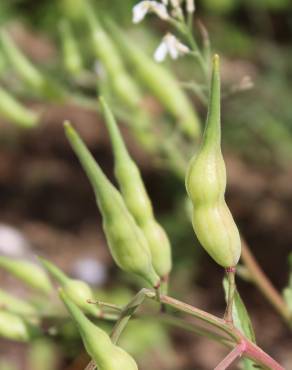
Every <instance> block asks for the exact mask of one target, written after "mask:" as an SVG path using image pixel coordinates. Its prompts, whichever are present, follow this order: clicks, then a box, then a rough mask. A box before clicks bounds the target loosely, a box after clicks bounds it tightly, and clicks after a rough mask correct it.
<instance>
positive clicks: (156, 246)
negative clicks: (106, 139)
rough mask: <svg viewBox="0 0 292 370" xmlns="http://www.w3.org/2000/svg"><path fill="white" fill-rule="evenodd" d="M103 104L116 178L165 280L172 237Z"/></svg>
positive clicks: (101, 103)
mask: <svg viewBox="0 0 292 370" xmlns="http://www.w3.org/2000/svg"><path fill="white" fill-rule="evenodd" d="M99 101H100V105H101V110H102V113H103V116H104V118H105V122H106V124H107V129H108V132H109V134H110V138H111V143H112V148H113V153H114V158H115V166H114V171H115V176H116V178H117V180H118V183H119V185H120V188H121V192H122V195H123V198H124V201H125V203H126V205H127V207H128V209H129V211H130V213H131V214H132V216H133V217H134V219H135V221H136V222H137V224H138V226H140V228H141V229H142V231H143V233H144V235H145V237H146V240H147V242H148V245H149V248H150V252H151V256H152V263H153V266H154V269H155V271H156V272H157V274H158V275H159V276H160V277H161V278H163V277H166V276H167V275H168V274H169V272H170V270H171V248H170V243H169V240H168V237H167V235H166V232H165V231H164V229H163V228H162V227H161V226H160V225H159V224H158V222H157V221H156V220H155V218H154V215H153V210H152V204H151V201H150V199H149V196H148V194H147V191H146V189H145V186H144V183H143V180H142V177H141V174H140V171H139V168H138V167H137V165H136V163H135V162H134V161H133V159H132V158H131V157H130V155H129V153H128V150H127V148H126V145H125V143H124V141H123V138H122V136H121V133H120V131H119V129H118V126H117V124H116V121H115V118H114V116H113V114H112V112H111V110H110V109H109V107H108V105H107V103H106V102H105V100H104V99H103V98H102V97H101V98H100V99H99Z"/></svg>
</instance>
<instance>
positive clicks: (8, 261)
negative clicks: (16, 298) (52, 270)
mask: <svg viewBox="0 0 292 370" xmlns="http://www.w3.org/2000/svg"><path fill="white" fill-rule="evenodd" d="M0 268H3V269H5V270H6V271H8V272H9V273H10V274H12V275H14V276H15V277H16V278H18V279H20V280H22V281H23V282H24V283H26V284H27V285H29V286H31V287H32V288H34V289H36V290H39V291H40V292H42V293H44V294H49V293H50V292H51V291H52V285H51V283H50V280H49V278H48V276H47V274H46V273H45V271H44V270H43V269H42V268H41V267H39V266H38V265H36V264H35V263H33V262H29V261H25V260H20V259H12V258H10V257H6V256H0Z"/></svg>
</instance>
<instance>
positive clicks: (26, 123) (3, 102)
mask: <svg viewBox="0 0 292 370" xmlns="http://www.w3.org/2000/svg"><path fill="white" fill-rule="evenodd" d="M0 114H1V115H2V116H3V117H5V118H6V119H7V120H9V121H11V122H13V123H15V124H17V125H18V126H20V127H24V128H32V127H35V126H36V125H37V124H38V121H39V116H38V114H37V113H35V112H34V111H32V110H30V109H28V108H26V107H25V106H23V105H21V104H20V103H19V102H18V101H17V100H16V99H15V98H14V97H13V96H12V95H10V94H9V93H8V92H7V91H5V90H4V89H2V88H1V87H0Z"/></svg>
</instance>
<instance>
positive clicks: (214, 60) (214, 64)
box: [213, 54, 220, 68]
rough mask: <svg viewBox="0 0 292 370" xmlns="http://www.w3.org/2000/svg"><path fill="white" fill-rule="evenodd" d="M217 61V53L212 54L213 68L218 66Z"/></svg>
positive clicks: (218, 60)
mask: <svg viewBox="0 0 292 370" xmlns="http://www.w3.org/2000/svg"><path fill="white" fill-rule="evenodd" d="M219 62H220V57H219V54H214V56H213V66H214V68H218V67H219Z"/></svg>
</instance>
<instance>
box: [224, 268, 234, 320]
mask: <svg viewBox="0 0 292 370" xmlns="http://www.w3.org/2000/svg"><path fill="white" fill-rule="evenodd" d="M226 274H227V280H228V296H227V306H226V311H225V315H224V319H225V321H226V322H228V323H230V324H233V316H232V307H233V301H234V294H235V289H236V285H235V268H230V269H226Z"/></svg>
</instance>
